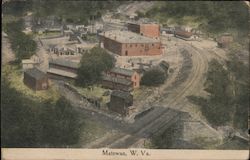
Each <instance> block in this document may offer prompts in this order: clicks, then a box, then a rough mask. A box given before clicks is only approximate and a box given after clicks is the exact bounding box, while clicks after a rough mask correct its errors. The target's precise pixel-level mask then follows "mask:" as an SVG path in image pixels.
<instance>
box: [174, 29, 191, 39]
mask: <svg viewBox="0 0 250 160" xmlns="http://www.w3.org/2000/svg"><path fill="white" fill-rule="evenodd" d="M175 34H176V35H178V36H181V37H184V38H190V37H191V36H192V35H193V33H192V32H187V31H183V30H176V31H175Z"/></svg>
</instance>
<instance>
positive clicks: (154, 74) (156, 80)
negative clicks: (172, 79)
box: [141, 68, 167, 86]
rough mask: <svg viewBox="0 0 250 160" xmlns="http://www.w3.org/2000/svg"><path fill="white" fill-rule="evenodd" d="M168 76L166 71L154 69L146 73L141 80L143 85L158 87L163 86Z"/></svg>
mask: <svg viewBox="0 0 250 160" xmlns="http://www.w3.org/2000/svg"><path fill="white" fill-rule="evenodd" d="M166 78H167V76H166V74H165V72H164V71H162V70H161V69H158V68H152V69H150V70H148V71H146V72H145V73H144V75H143V77H142V79H141V84H142V85H145V86H157V85H160V84H163V83H164V82H165V80H166Z"/></svg>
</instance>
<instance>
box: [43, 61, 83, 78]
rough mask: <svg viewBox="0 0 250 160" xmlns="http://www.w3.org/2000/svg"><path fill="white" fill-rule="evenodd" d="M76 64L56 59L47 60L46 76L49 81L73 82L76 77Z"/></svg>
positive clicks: (77, 65)
mask: <svg viewBox="0 0 250 160" xmlns="http://www.w3.org/2000/svg"><path fill="white" fill-rule="evenodd" d="M78 67H79V63H78V62H74V61H70V60H66V59H62V58H58V59H50V60H49V69H48V71H47V74H48V76H49V78H50V79H56V80H75V79H76V77H77V69H78Z"/></svg>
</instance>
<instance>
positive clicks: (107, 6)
mask: <svg viewBox="0 0 250 160" xmlns="http://www.w3.org/2000/svg"><path fill="white" fill-rule="evenodd" d="M122 3H124V2H119V1H113V0H111V1H77V0H71V1H67V3H65V1H62V0H53V1H51V0H43V1H39V0H26V1H9V2H6V3H4V4H3V14H5V15H6V14H7V15H9V14H10V15H15V16H22V15H24V14H25V13H26V12H27V11H31V12H33V13H34V16H35V17H37V18H46V17H48V16H55V17H57V18H58V19H60V20H65V21H66V22H69V23H81V24H82V23H84V24H86V23H88V20H90V19H91V20H92V19H98V18H100V17H101V15H102V14H103V13H104V12H105V11H107V10H112V9H114V8H116V7H118V6H119V5H120V4H122Z"/></svg>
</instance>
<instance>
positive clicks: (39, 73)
mask: <svg viewBox="0 0 250 160" xmlns="http://www.w3.org/2000/svg"><path fill="white" fill-rule="evenodd" d="M24 73H26V74H28V75H29V76H31V77H33V78H35V79H36V80H39V79H42V78H44V77H46V73H44V72H43V71H41V70H39V69H37V68H31V69H27V70H26V71H24Z"/></svg>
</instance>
